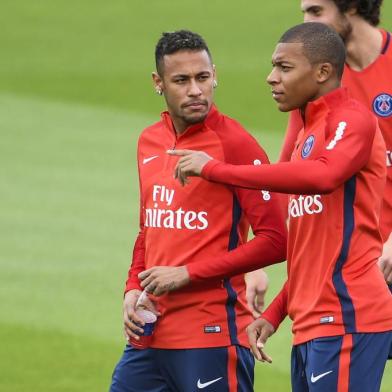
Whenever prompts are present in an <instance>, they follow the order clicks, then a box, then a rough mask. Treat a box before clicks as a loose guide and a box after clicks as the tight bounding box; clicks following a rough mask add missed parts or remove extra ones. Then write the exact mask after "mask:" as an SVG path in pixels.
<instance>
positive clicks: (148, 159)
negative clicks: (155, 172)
mask: <svg viewBox="0 0 392 392" xmlns="http://www.w3.org/2000/svg"><path fill="white" fill-rule="evenodd" d="M158 157H159V155H154V156H153V157H149V158H144V159H143V165H145V164H146V163H148V162H150V161H152V160H153V159H155V158H158Z"/></svg>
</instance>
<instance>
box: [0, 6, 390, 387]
mask: <svg viewBox="0 0 392 392" xmlns="http://www.w3.org/2000/svg"><path fill="white" fill-rule="evenodd" d="M1 8H2V11H1V13H0V25H1V26H2V34H0V48H1V61H0V137H1V140H0V175H1V192H0V216H1V220H0V222H1V223H0V225H1V226H0V230H1V235H0V249H1V251H0V271H1V275H0V314H1V317H0V339H1V342H2V344H1V350H0V353H1V355H0V391H4V392H5V391H6V392H22V391H23V392H26V391H31V392H52V391H56V392H71V391H72V392H87V391H88V392H90V391H91V392H98V391H106V390H107V388H108V385H109V382H110V377H111V372H112V370H113V367H114V365H115V363H116V361H117V360H118V358H119V356H120V354H121V351H122V347H123V344H124V342H123V338H122V319H121V302H122V289H123V283H124V280H125V277H126V272H127V269H128V265H129V257H130V256H129V255H130V251H131V248H132V245H133V240H134V237H135V234H136V232H137V225H138V193H137V192H138V183H137V173H136V165H135V146H136V140H137V137H138V134H139V132H140V131H141V129H142V128H143V127H144V126H146V125H148V124H150V123H151V122H153V121H155V120H156V119H157V118H158V114H159V112H160V111H161V110H162V109H163V107H164V105H163V100H162V98H159V97H158V96H156V94H154V92H153V89H152V86H151V81H150V74H151V71H152V70H153V64H154V60H153V50H154V45H155V43H156V41H157V39H158V37H159V35H160V33H161V32H162V31H168V30H175V29H178V28H189V29H193V30H195V31H198V32H200V33H201V34H202V35H203V36H204V37H205V38H206V39H207V41H208V43H209V46H210V49H211V51H212V53H213V56H214V61H215V63H216V65H217V69H218V77H219V88H218V89H217V94H216V102H217V104H218V106H219V108H220V109H221V110H222V111H224V112H226V113H227V114H229V115H231V116H232V117H235V118H236V119H238V120H239V121H241V122H242V123H243V124H244V125H246V126H247V128H248V129H249V130H250V131H251V132H252V133H253V134H254V135H255V136H256V137H257V138H258V139H259V141H260V142H261V143H262V145H263V146H264V147H265V149H266V150H267V151H268V152H269V155H270V157H271V158H272V160H274V159H276V157H277V152H278V149H279V146H280V143H281V140H282V135H283V131H284V127H285V122H286V117H285V116H284V115H282V114H280V113H279V112H278V111H277V110H276V108H275V104H274V103H273V101H272V99H271V97H270V94H269V89H268V87H267V86H266V83H265V78H266V76H267V73H268V71H269V69H270V57H271V53H272V51H273V48H274V46H275V42H276V40H277V39H278V38H279V35H280V34H281V33H282V32H283V31H284V30H285V29H286V28H287V27H289V26H291V25H293V24H295V23H298V22H300V21H301V13H300V11H299V1H293V0H281V1H277V2H273V3H269V2H260V1H256V0H250V1H247V2H245V3H238V2H230V1H227V0H226V1H223V0H210V1H206V0H204V1H199V2H197V3H195V2H186V1H178V0H173V1H170V2H163V1H158V0H151V1H148V2H144V1H141V0H131V1H125V0H115V1H113V2H107V1H103V0H95V1H92V0H91V1H86V0H80V1H78V2H77V1H72V0H71V1H69V0H68V1H65V0H52V1H49V0H35V1H33V2H25V1H21V0H13V1H11V0H3V2H2V7H1ZM391 20H392V5H391V4H386V6H385V7H384V22H385V23H384V25H385V26H387V27H388V26H389V27H390V21H391ZM284 271H285V270H284V265H281V266H277V267H272V268H269V269H268V273H269V275H270V279H271V290H270V292H269V294H268V299H271V298H272V297H273V295H274V294H275V293H276V292H277V290H278V289H279V286H280V285H281V283H282V281H283V280H284ZM290 346H291V336H290V327H289V323H286V324H285V325H284V327H282V328H281V330H280V332H279V334H277V335H276V336H275V337H274V338H273V339H272V340H271V341H270V343H269V346H268V348H269V353H270V354H271V355H272V357H273V359H274V362H273V364H272V365H258V366H257V370H256V372H257V377H256V388H255V390H256V391H274V392H279V391H289V390H290V382H289V363H290V356H289V353H290ZM382 390H383V391H384V392H387V391H391V390H392V367H391V365H389V366H388V368H387V370H386V374H385V379H384V383H383V389H382Z"/></svg>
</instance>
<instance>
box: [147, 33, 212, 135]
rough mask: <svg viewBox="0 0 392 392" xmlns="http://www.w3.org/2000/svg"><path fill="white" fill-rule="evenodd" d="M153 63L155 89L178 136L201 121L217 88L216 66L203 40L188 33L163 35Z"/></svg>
mask: <svg viewBox="0 0 392 392" xmlns="http://www.w3.org/2000/svg"><path fill="white" fill-rule="evenodd" d="M155 63H156V72H153V81H154V85H155V89H156V91H157V93H158V94H162V93H163V95H164V97H165V100H166V104H167V107H168V110H169V113H170V114H171V117H172V119H173V122H174V126H175V127H176V130H177V132H182V131H183V130H184V129H185V128H186V127H187V126H189V125H191V124H195V123H198V122H201V121H203V120H204V119H205V117H206V116H207V114H208V112H209V110H210V108H211V105H212V101H213V90H214V87H215V86H216V80H215V66H214V65H213V63H212V58H211V54H210V51H209V49H208V46H207V44H206V43H205V41H204V39H203V38H202V37H201V36H200V35H199V34H196V33H194V32H191V31H188V30H179V31H175V32H170V33H163V34H162V37H161V38H160V40H159V41H158V43H157V45H156V48H155Z"/></svg>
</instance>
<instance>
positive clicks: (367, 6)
mask: <svg viewBox="0 0 392 392" xmlns="http://www.w3.org/2000/svg"><path fill="white" fill-rule="evenodd" d="M333 1H334V3H335V4H336V6H337V7H338V8H339V11H340V12H342V13H343V12H346V11H348V10H349V9H350V8H355V9H356V10H357V12H358V15H360V16H362V18H363V19H365V20H366V21H367V22H369V23H370V24H371V25H372V26H377V25H378V24H379V23H380V8H381V4H382V1H383V0H333Z"/></svg>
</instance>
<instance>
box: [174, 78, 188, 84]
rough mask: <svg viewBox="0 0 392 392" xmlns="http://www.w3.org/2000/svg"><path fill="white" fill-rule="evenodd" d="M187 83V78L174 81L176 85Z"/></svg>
mask: <svg viewBox="0 0 392 392" xmlns="http://www.w3.org/2000/svg"><path fill="white" fill-rule="evenodd" d="M185 82H186V79H185V78H177V79H174V83H177V84H184V83H185Z"/></svg>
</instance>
